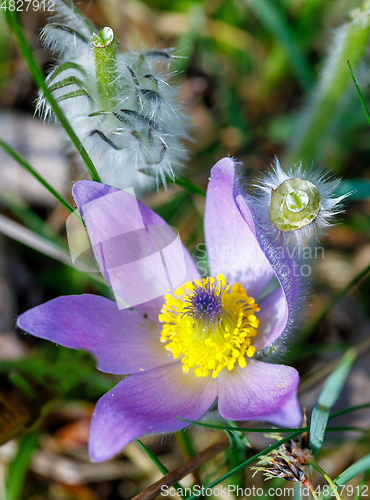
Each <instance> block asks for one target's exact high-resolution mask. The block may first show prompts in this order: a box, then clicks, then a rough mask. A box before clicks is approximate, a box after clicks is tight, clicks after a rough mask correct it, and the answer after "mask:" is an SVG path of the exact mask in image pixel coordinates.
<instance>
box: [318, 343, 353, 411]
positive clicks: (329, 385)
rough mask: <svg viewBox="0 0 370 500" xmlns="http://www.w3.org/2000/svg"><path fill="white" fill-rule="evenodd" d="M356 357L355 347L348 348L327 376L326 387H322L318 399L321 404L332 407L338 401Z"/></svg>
mask: <svg viewBox="0 0 370 500" xmlns="http://www.w3.org/2000/svg"><path fill="white" fill-rule="evenodd" d="M355 359H356V351H355V350H354V349H348V351H347V352H346V353H345V355H344V356H343V358H342V360H341V362H340V363H339V365H338V367H337V368H336V369H335V370H334V371H333V373H332V374H331V375H330V376H329V377H328V378H327V380H326V382H325V384H324V387H323V388H322V391H321V393H320V396H319V399H318V401H317V402H318V404H319V405H320V406H325V407H326V408H331V407H332V406H333V405H334V403H335V402H336V401H337V399H338V397H339V394H340V393H341V391H342V389H343V386H344V384H345V383H346V380H347V378H348V375H349V372H350V370H351V368H352V365H353V362H354V361H355Z"/></svg>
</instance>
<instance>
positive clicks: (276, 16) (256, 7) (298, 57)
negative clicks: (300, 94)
mask: <svg viewBox="0 0 370 500" xmlns="http://www.w3.org/2000/svg"><path fill="white" fill-rule="evenodd" d="M245 1H246V4H247V5H248V7H250V8H251V9H252V10H253V12H254V14H255V15H256V16H257V17H258V18H259V20H260V21H261V23H262V24H263V25H264V26H265V28H266V29H267V30H268V31H269V32H270V33H271V34H272V35H273V36H274V37H275V39H276V41H277V42H278V43H281V44H282V45H283V46H284V47H285V50H286V52H287V54H288V58H289V61H290V65H291V68H292V70H293V71H294V73H295V75H296V77H297V80H298V81H299V82H300V84H301V86H302V88H303V89H304V90H306V91H307V90H309V88H310V86H311V84H312V80H313V78H312V74H311V70H310V67H309V66H308V64H307V62H306V60H305V58H304V56H303V53H302V51H301V49H300V47H299V45H298V44H297V42H296V40H295V38H294V35H293V34H292V32H291V30H290V27H289V24H288V22H287V21H286V19H285V18H284V17H283V15H282V13H281V11H280V10H279V8H278V7H276V4H275V3H273V2H272V1H271V0H245Z"/></svg>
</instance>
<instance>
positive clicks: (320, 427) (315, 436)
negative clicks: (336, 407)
mask: <svg viewBox="0 0 370 500" xmlns="http://www.w3.org/2000/svg"><path fill="white" fill-rule="evenodd" d="M328 420H329V410H328V409H327V408H325V407H321V406H320V405H319V404H318V403H316V405H315V407H314V409H313V410H312V415H311V429H310V450H311V451H312V454H313V456H314V457H316V456H317V454H318V452H319V451H320V449H321V446H322V444H323V442H324V436H325V431H326V425H327V423H328Z"/></svg>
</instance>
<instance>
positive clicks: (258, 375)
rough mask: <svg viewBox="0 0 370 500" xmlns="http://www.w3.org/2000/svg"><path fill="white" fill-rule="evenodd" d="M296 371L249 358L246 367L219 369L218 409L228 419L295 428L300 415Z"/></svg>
mask: <svg viewBox="0 0 370 500" xmlns="http://www.w3.org/2000/svg"><path fill="white" fill-rule="evenodd" d="M298 383H299V375H298V372H297V371H296V370H295V369H294V368H291V367H289V366H284V365H273V364H269V363H262V362H261V361H257V360H255V359H250V360H248V364H247V366H246V367H245V368H240V367H236V368H234V370H231V371H227V370H222V372H221V373H220V375H219V377H218V409H219V412H220V415H221V416H222V417H224V418H227V419H230V420H262V421H266V422H271V423H273V424H276V425H280V426H283V427H287V426H291V427H297V426H299V425H300V424H301V421H302V414H301V409H300V407H299V404H298V400H297V387H298Z"/></svg>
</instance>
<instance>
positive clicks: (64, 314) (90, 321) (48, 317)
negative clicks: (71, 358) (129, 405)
mask: <svg viewBox="0 0 370 500" xmlns="http://www.w3.org/2000/svg"><path fill="white" fill-rule="evenodd" d="M18 326H19V327H20V328H22V330H25V331H26V332H28V333H31V334H32V335H34V336H35V337H39V338H42V339H46V340H51V341H52V342H55V343H56V344H60V345H62V346H65V347H70V348H72V349H84V350H86V351H89V352H91V353H92V354H93V355H94V356H95V358H96V359H97V368H98V369H99V370H101V371H103V372H107V373H114V374H118V375H121V374H127V373H135V372H141V371H144V370H151V369H153V368H156V367H158V366H162V365H164V364H167V363H173V356H172V354H170V353H168V352H167V351H166V350H165V348H164V346H163V344H161V342H160V340H159V339H160V331H161V325H159V324H158V322H157V323H154V322H152V321H150V320H149V319H145V318H143V316H142V315H141V314H137V313H135V312H134V311H131V310H130V309H124V310H119V309H118V308H117V304H116V303H115V302H113V301H111V300H108V299H105V298H103V297H99V296H97V295H87V294H86V295H71V296H67V297H58V298H56V299H54V300H51V301H49V302H46V303H45V304H42V305H40V306H37V307H34V308H33V309H30V310H28V311H26V312H25V313H23V314H21V315H20V316H19V318H18Z"/></svg>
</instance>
